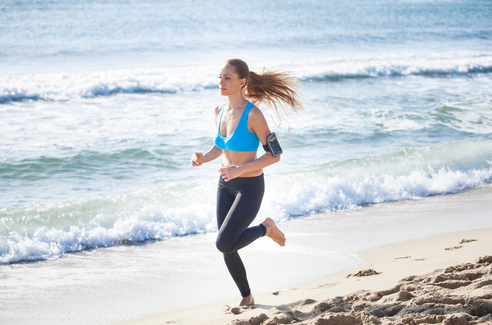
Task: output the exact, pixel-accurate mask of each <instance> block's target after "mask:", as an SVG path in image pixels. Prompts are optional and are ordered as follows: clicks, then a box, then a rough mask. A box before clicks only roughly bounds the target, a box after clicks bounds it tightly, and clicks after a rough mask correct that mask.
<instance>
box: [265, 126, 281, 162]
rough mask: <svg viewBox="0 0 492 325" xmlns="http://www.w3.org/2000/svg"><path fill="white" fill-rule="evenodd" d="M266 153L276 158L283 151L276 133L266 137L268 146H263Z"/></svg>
mask: <svg viewBox="0 0 492 325" xmlns="http://www.w3.org/2000/svg"><path fill="white" fill-rule="evenodd" d="M263 148H264V149H265V151H268V152H270V153H271V154H272V155H273V156H274V157H278V156H280V155H281V154H282V153H283V151H282V147H280V143H278V140H277V135H276V134H275V132H272V133H270V134H269V135H267V137H266V145H264V146H263Z"/></svg>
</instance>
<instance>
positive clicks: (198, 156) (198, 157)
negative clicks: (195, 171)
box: [191, 152, 204, 167]
mask: <svg viewBox="0 0 492 325" xmlns="http://www.w3.org/2000/svg"><path fill="white" fill-rule="evenodd" d="M203 162H204V160H203V154H202V153H201V152H195V153H194V154H193V155H192V156H191V167H198V166H201V165H202V164H203Z"/></svg>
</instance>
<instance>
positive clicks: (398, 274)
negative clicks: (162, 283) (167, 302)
mask: <svg viewBox="0 0 492 325" xmlns="http://www.w3.org/2000/svg"><path fill="white" fill-rule="evenodd" d="M360 257H361V258H362V259H363V260H364V261H365V264H364V265H363V266H362V267H360V268H359V269H357V270H353V271H352V272H346V273H341V274H337V275H335V276H332V277H329V278H327V279H324V280H322V281H319V282H316V283H311V284H307V285H304V286H301V287H298V288H294V289H291V290H286V291H280V292H271V293H268V294H263V295H258V296H256V297H255V298H256V301H257V303H258V304H256V305H255V306H252V307H248V308H237V307H230V306H234V303H236V302H228V303H223V304H210V305H204V306H197V307H190V308H186V309H182V310H174V311H168V312H165V313H163V314H159V315H153V316H149V317H145V318H141V319H137V320H132V321H129V322H126V323H123V324H127V325H128V324H134V325H151V324H152V325H156V324H183V325H187V324H193V325H197V324H204V325H208V324H213V325H220V324H224V325H225V324H231V325H232V324H235V325H252V324H257V325H260V324H262V325H266V324H268V325H273V324H316V325H322V324H325V325H328V324H333V325H335V324H337V325H343V324H347V325H348V324H350V325H352V324H354V325H355V324H492V316H491V314H492V229H482V230H472V231H465V232H455V233H450V234H445V235H440V236H436V237H432V238H427V239H422V240H416V241H410V242H405V243H399V244H394V245H390V246H386V247H382V248H378V249H375V250H372V251H368V252H365V253H363V254H361V255H360Z"/></svg>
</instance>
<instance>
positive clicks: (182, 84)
mask: <svg viewBox="0 0 492 325" xmlns="http://www.w3.org/2000/svg"><path fill="white" fill-rule="evenodd" d="M272 65H274V66H279V67H282V68H285V69H286V70H289V71H292V72H294V73H295V74H296V75H297V76H298V77H299V78H300V80H301V81H303V82H312V81H333V82H336V81H340V80H344V79H366V78H379V77H402V76H426V77H443V76H456V75H474V74H483V73H490V72H492V53H490V52H483V53H476V52H442V53H441V52H429V53H426V52H424V53H399V54H391V55H389V54H388V55H380V56H355V57H336V58H328V59H320V58H317V59H308V60H299V61H296V62H284V63H282V62H275V63H273V64H272ZM216 76H217V67H211V66H202V67H168V68H158V69H119V70H118V69H114V70H97V71H80V72H63V73H37V74H25V75H10V76H1V77H0V103H3V104H5V103H11V102H17V101H29V100H33V101H38V100H41V101H68V100H72V99H80V98H82V99H84V98H94V97H104V96H112V95H115V94H148V93H165V94H174V93H179V92H189V91H199V90H203V89H211V88H215V87H217V77H216Z"/></svg>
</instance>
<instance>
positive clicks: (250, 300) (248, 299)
mask: <svg viewBox="0 0 492 325" xmlns="http://www.w3.org/2000/svg"><path fill="white" fill-rule="evenodd" d="M254 304H255V298H253V295H249V296H247V297H244V298H243V299H242V300H241V302H240V303H239V307H242V306H252V305H254Z"/></svg>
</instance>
